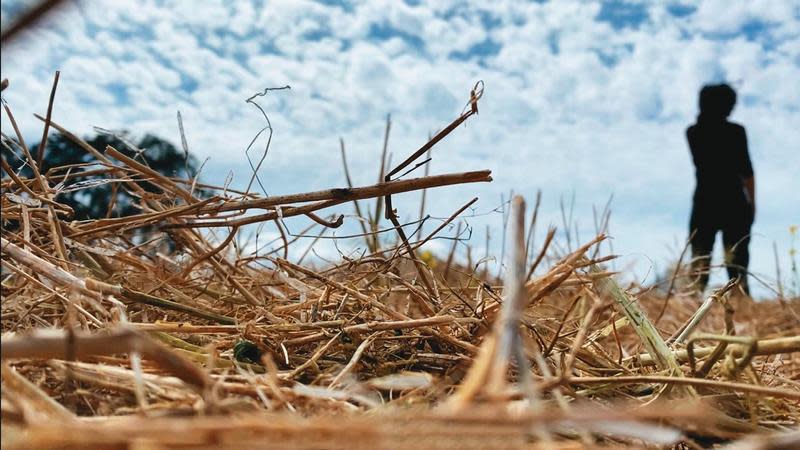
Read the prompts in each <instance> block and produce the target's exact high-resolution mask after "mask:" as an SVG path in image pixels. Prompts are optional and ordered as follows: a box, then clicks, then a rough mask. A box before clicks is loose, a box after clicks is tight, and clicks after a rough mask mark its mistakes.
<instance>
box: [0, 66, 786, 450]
mask: <svg viewBox="0 0 800 450" xmlns="http://www.w3.org/2000/svg"><path fill="white" fill-rule="evenodd" d="M6 86H8V88H9V89H13V80H12V83H11V84H8V83H5V82H4V89H5V88H6ZM481 94H482V87H481V86H480V85H478V86H476V88H475V89H474V90H473V91H472V92H471V95H470V97H469V104H468V105H469V106H468V107H467V108H466V111H465V112H464V113H463V114H462V115H460V116H459V117H456V118H455V120H454V121H453V122H452V123H450V124H444V125H445V126H444V128H443V129H442V131H441V132H440V133H438V134H437V135H435V136H433V137H432V138H431V139H430V141H429V142H428V143H426V144H425V145H424V146H422V147H421V148H420V149H418V150H417V151H414V152H410V153H409V154H408V158H406V159H404V160H403V162H401V163H400V164H397V165H396V166H394V167H383V164H382V167H381V174H382V179H383V180H384V181H383V182H381V183H377V184H374V185H369V186H352V185H346V186H343V187H336V188H331V189H326V190H322V191H316V192H304V193H298V194H292V195H282V196H271V197H263V196H258V195H255V194H252V193H248V192H237V191H234V190H231V189H228V188H227V187H224V186H220V187H215V186H206V185H202V186H201V184H200V183H199V182H198V180H196V179H178V178H171V177H167V176H164V175H162V174H160V173H159V172H157V171H154V170H153V169H151V168H150V167H148V166H147V165H146V164H144V163H142V161H141V160H137V159H135V158H131V157H129V156H126V155H125V154H124V153H123V152H121V151H120V149H116V148H113V147H111V146H109V147H107V148H105V149H104V150H103V151H99V150H97V149H95V148H93V147H91V146H90V145H88V144H87V143H86V142H84V141H83V140H81V139H80V138H79V137H77V136H76V135H75V134H73V133H70V132H69V130H66V129H64V128H63V127H62V126H61V125H59V124H58V123H56V122H55V121H54V120H52V118H51V117H50V116H49V114H48V116H47V117H41V118H40V119H41V120H42V122H43V123H44V127H45V130H44V139H43V142H45V141H46V137H47V136H48V133H61V134H63V135H64V136H66V137H68V138H69V139H70V140H72V141H73V142H74V143H75V144H77V145H79V146H80V147H81V148H83V149H84V150H85V151H86V152H88V153H90V154H91V155H92V156H93V157H94V159H95V160H96V161H97V162H96V163H95V164H92V165H77V166H69V167H56V168H51V169H49V170H48V171H47V172H46V173H42V172H41V171H40V170H39V169H38V168H39V167H40V165H41V162H42V159H43V158H47V154H44V155H42V154H41V153H40V154H38V155H34V154H32V152H31V150H30V149H29V148H28V147H27V146H26V143H25V140H24V139H23V137H22V135H21V134H20V133H19V131H18V127H17V126H16V123H15V122H14V117H13V114H12V111H11V110H10V108H8V107H7V106H5V105H4V106H5V111H4V112H5V114H6V116H7V118H8V119H9V120H10V121H11V122H12V123H14V126H13V128H14V129H13V130H12V131H13V134H12V133H6V132H7V131H8V130H3V145H4V146H7V147H8V149H9V150H10V151H13V152H14V154H17V155H19V157H20V161H17V162H16V163H19V164H26V165H28V166H29V167H30V168H31V169H32V171H33V176H31V177H23V176H21V175H18V172H19V169H20V167H19V166H18V165H17V164H16V163H15V162H14V161H7V160H5V159H4V160H3V161H2V164H3V167H2V168H3V178H2V208H3V215H2V267H3V272H2V273H3V279H2V425H3V433H2V445H3V448H4V449H5V448H8V449H49V448H58V449H73V448H91V449H210V448H221V449H247V448H253V449H256V448H259V449H262V448H276V449H278V448H280V449H284V448H290V449H318V448H326V449H328V448H330V449H351V448H352V449H375V448H384V449H404V448H414V449H419V448H458V449H466V448H503V449H511V448H526V449H528V448H554V449H556V448H557V449H560V448H605V447H608V448H618V447H637V448H641V447H649V448H707V447H719V448H747V449H751V448H752V449H757V448H759V449H760V448H763V449H766V448H790V447H792V446H795V447H796V446H800V431H799V430H798V425H797V424H798V418H799V417H800V353H799V352H798V351H800V320H798V316H797V312H796V311H798V310H800V302H798V299H791V298H776V300H775V301H764V302H754V301H752V300H750V299H749V298H745V297H743V296H741V295H739V293H738V291H737V286H736V280H732V281H731V282H730V283H728V284H727V285H725V286H723V287H721V288H719V289H717V290H716V291H714V292H713V293H712V294H711V295H710V296H708V297H706V298H704V297H701V296H699V295H693V294H691V293H690V291H689V289H690V287H691V286H689V285H687V283H684V282H682V280H685V279H687V278H688V277H689V275H690V274H688V273H687V270H688V268H687V267H682V266H681V265H678V266H677V268H676V270H675V272H674V274H673V276H672V278H671V279H670V280H668V281H669V283H668V285H667V286H666V289H663V288H664V287H665V286H662V289H659V290H657V289H652V288H644V287H641V286H636V285H624V286H623V285H621V284H620V282H619V281H617V280H618V279H619V278H618V277H617V275H618V274H616V273H614V272H612V271H611V269H610V267H611V266H610V262H611V261H612V260H613V259H614V256H613V255H605V254H603V252H602V251H601V246H600V244H601V243H602V242H603V241H604V240H605V239H606V234H607V230H605V229H604V227H600V229H599V230H598V235H597V236H596V237H595V238H593V239H591V240H588V241H587V242H584V243H581V244H580V246H577V247H576V248H572V249H570V250H567V251H565V250H563V249H564V248H567V247H565V246H563V245H562V246H557V245H555V244H554V241H555V240H556V238H555V231H554V230H551V231H550V232H549V233H548V235H547V238H546V239H545V240H544V241H543V242H542V243H541V244H540V245H537V246H536V248H534V246H533V245H532V244H531V239H530V235H531V233H530V231H531V228H532V227H533V225H534V224H535V220H536V219H535V217H536V212H537V211H536V210H537V208H536V207H529V206H526V202H525V200H524V199H523V198H521V197H514V198H513V199H512V200H511V202H510V208H509V210H508V218H507V226H506V238H505V242H506V248H507V250H506V252H505V256H506V261H505V264H506V270H505V272H504V276H503V279H496V278H494V277H492V276H490V275H488V274H486V273H485V271H483V270H480V269H476V267H477V266H476V265H475V264H471V263H464V262H463V261H461V262H459V259H458V258H454V257H453V252H451V253H450V254H449V255H430V254H428V253H423V252H422V250H421V247H422V246H423V245H424V244H425V243H426V242H428V241H429V240H430V239H433V238H435V237H437V236H439V235H444V234H447V235H452V233H453V228H454V224H455V223H456V222H457V221H458V218H459V216H460V215H461V214H463V213H464V211H466V210H467V209H468V208H469V206H470V205H472V204H473V203H474V202H475V200H471V201H469V202H466V203H465V204H464V205H463V206H457V205H456V206H454V207H453V214H452V216H451V217H450V218H449V219H448V220H446V221H444V222H443V223H442V224H441V225H440V226H438V227H437V228H436V229H435V230H433V231H431V232H430V233H429V234H425V235H423V234H416V235H414V234H413V233H409V231H408V229H404V228H406V227H404V226H403V224H401V223H400V221H399V219H398V213H397V212H396V210H395V208H394V207H393V205H392V196H393V195H398V194H402V193H406V192H412V191H423V190H425V191H426V195H427V197H429V198H434V199H435V197H436V188H437V187H440V186H448V185H455V184H465V183H485V182H490V181H491V176H490V172H489V171H488V170H477V171H474V172H466V173H446V174H439V175H426V176H422V177H418V178H409V177H403V178H401V176H402V175H404V174H405V173H406V172H408V171H409V170H413V169H414V168H416V167H418V166H419V165H420V163H423V162H424V156H425V155H426V154H427V153H428V152H430V151H432V150H434V147H435V146H436V144H437V143H438V142H439V141H441V140H442V139H444V138H445V137H446V136H447V135H449V134H450V133H457V132H458V129H457V128H458V126H459V125H460V124H462V123H464V122H465V121H467V120H468V119H469V118H470V117H471V116H473V115H474V114H476V113H477V112H478V104H479V100H480V96H481ZM51 101H52V99H51ZM51 106H52V105H51ZM342 151H343V156H344V149H343V150H342ZM401 156H405V155H401ZM382 161H383V163H385V162H386V158H385V155H384V156H383V158H382ZM346 170H347V165H346V163H345V171H346ZM88 171H91V173H92V175H93V176H96V177H97V176H99V177H101V180H100V181H94V182H93V184H87V185H86V186H82V188H83V189H92V188H93V187H96V186H98V185H100V184H110V185H113V189H114V192H118V191H125V192H126V193H127V194H128V195H130V196H132V197H133V198H135V199H136V207H137V208H138V213H137V214H135V215H133V216H128V217H113V215H110V216H109V217H106V218H102V219H96V220H85V221H78V220H73V218H72V213H73V211H71V209H70V207H69V206H68V205H66V204H64V203H61V202H59V196H60V194H61V191H62V190H63V189H65V187H68V186H70V185H71V184H70V183H71V182H70V180H71V179H73V178H74V177H76V176H78V175H81V174H84V175H85V174H86V173H87V172H88ZM346 179H347V180H348V182H349V175H348V177H347V178H346ZM145 184H147V186H149V188H148V189H145V187H144V186H145ZM153 187H155V188H153ZM201 187H202V190H203V192H204V193H205V194H204V195H199V191H200V188H201ZM465 200H466V199H465ZM367 201H369V202H370V204H374V205H375V208H373V209H372V211H373V214H372V215H370V214H362V212H361V207H363V206H364V204H365V203H364V202H367ZM358 202H362V203H361V207H360V206H359V203H358ZM353 204H354V205H355V211H357V214H358V216H360V219H362V220H361V221H360V222H359V223H360V224H361V226H362V231H363V235H362V237H361V238H362V239H363V244H362V245H363V246H365V248H367V250H366V251H365V252H363V254H362V255H361V256H360V257H358V258H343V259H342V260H341V261H337V262H332V263H320V262H319V261H315V262H313V263H310V262H305V263H302V262H299V259H298V258H293V257H292V255H296V254H297V252H293V251H290V250H293V249H294V248H296V247H304V246H306V245H307V244H308V241H307V240H304V241H299V240H298V239H296V238H294V237H292V236H288V235H286V234H284V235H283V238H282V239H281V240H279V241H278V242H276V243H273V244H272V245H271V246H269V247H268V249H269V250H262V251H261V252H256V253H255V254H254V253H253V252H249V251H246V250H245V249H243V248H242V247H241V246H240V245H238V244H237V241H238V235H239V233H240V232H241V231H242V230H244V229H245V227H247V226H250V225H253V224H261V223H268V224H270V225H273V224H274V225H276V226H278V229H281V228H280V223H281V221H282V220H284V219H286V218H288V217H293V216H299V217H302V218H303V220H306V221H307V222H308V224H309V226H310V227H315V228H316V230H321V229H325V228H336V227H339V226H340V225H342V222H343V218H342V217H341V216H336V215H332V216H325V215H324V214H330V211H341V210H344V209H347V210H348V212H349V210H350V209H352V208H353V206H352V205H353ZM112 206H113V205H109V208H112ZM337 207H338V208H337ZM329 208H333V209H331V210H329ZM317 232H318V231H317ZM314 242H316V241H314ZM166 243H169V245H167V244H166ZM603 248H604V247H603ZM307 252H308V251H307V250H306V252H305V253H307ZM301 259H302V258H301Z"/></svg>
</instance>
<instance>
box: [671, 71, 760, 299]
mask: <svg viewBox="0 0 800 450" xmlns="http://www.w3.org/2000/svg"><path fill="white" fill-rule="evenodd" d="M735 104H736V92H735V91H734V90H733V88H731V87H730V86H728V85H727V84H717V85H707V86H704V87H703V89H701V90H700V114H699V115H698V116H697V123H695V124H694V125H692V126H690V127H689V128H688V129H687V130H686V138H687V140H688V141H689V148H690V149H691V151H692V159H693V161H694V166H695V169H696V170H695V174H696V178H697V187H696V188H695V191H694V204H693V206H692V216H691V220H690V224H689V228H690V232H691V233H693V234H692V238H691V245H692V256H693V257H694V260H693V261H694V262H693V269H694V273H695V274H697V283H698V286H697V287H698V288H699V289H700V290H701V291H702V290H703V289H705V287H706V284H707V283H708V270H709V263H710V257H711V251H712V250H713V248H714V240H715V238H716V235H717V232H719V231H722V242H723V245H724V246H725V266H726V268H727V270H728V275H729V276H730V277H731V278H735V277H740V284H739V286H740V287H741V289H742V290H743V291H744V293H745V294H747V295H749V294H750V291H749V288H748V284H747V265H748V263H749V260H750V253H749V250H748V246H749V244H750V227H751V226H752V224H753V219H754V218H755V212H756V202H755V178H754V176H753V166H752V164H751V163H750V155H749V154H748V150H747V135H746V134H745V130H744V127H743V126H741V125H739V124H736V123H732V122H729V121H728V116H729V115H730V113H731V111H732V110H733V107H734V105H735Z"/></svg>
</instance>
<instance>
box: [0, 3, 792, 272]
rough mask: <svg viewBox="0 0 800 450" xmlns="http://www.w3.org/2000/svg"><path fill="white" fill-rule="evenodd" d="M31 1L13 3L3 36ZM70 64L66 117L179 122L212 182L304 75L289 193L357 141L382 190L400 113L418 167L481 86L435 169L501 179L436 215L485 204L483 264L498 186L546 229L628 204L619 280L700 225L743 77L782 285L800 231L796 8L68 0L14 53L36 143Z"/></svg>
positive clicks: (287, 175)
mask: <svg viewBox="0 0 800 450" xmlns="http://www.w3.org/2000/svg"><path fill="white" fill-rule="evenodd" d="M23 3H26V2H20V1H6V0H3V1H2V3H0V5H1V6H0V9H1V10H2V13H3V23H4V24H5V23H6V22H7V20H8V18H9V17H13V14H14V12H15V11H17V10H18V9H19V5H21V4H23ZM27 3H30V2H27ZM55 70H61V81H60V84H59V90H58V96H57V99H56V103H55V109H54V118H55V120H56V121H58V122H60V123H63V124H65V125H66V126H68V127H69V128H70V129H72V130H73V131H77V132H79V133H89V132H91V131H92V127H93V126H99V127H102V128H107V129H127V130H130V131H132V132H134V133H136V134H139V135H142V134H144V133H146V132H153V133H156V134H158V135H160V136H163V137H165V138H167V139H170V140H172V141H173V142H175V143H178V142H179V139H180V138H179V134H178V128H177V123H176V118H175V117H176V112H177V111H178V110H180V111H181V114H182V116H183V120H184V125H185V129H186V133H187V138H188V142H189V146H190V149H191V150H192V151H193V152H194V153H195V154H196V155H198V156H199V157H200V158H201V159H203V158H206V157H210V158H211V159H210V160H209V162H208V165H207V166H206V169H205V172H204V174H205V179H206V180H207V181H210V182H215V183H219V184H222V183H223V182H224V180H225V178H226V176H227V174H228V173H229V172H231V171H232V172H233V173H234V175H235V179H236V180H238V181H237V182H235V184H236V183H238V184H245V183H246V181H247V179H248V178H249V169H248V165H247V160H246V158H245V152H244V149H245V148H246V146H247V144H248V143H249V141H250V140H251V139H252V137H253V136H254V135H255V133H256V132H258V130H259V129H260V128H261V127H262V126H263V124H262V119H261V118H260V116H259V114H258V112H257V110H256V109H255V108H253V107H252V106H251V105H248V104H246V103H245V102H244V100H245V99H246V98H248V97H249V96H251V95H252V94H254V93H255V92H258V91H261V90H263V89H264V88H265V87H277V86H284V85H287V84H288V85H291V87H292V89H291V90H289V91H279V92H272V93H270V94H269V95H268V96H267V97H265V98H264V99H262V100H261V104H262V106H263V107H264V108H265V109H266V110H267V112H268V113H269V117H270V120H271V121H272V125H273V126H274V129H275V135H274V139H273V144H272V147H271V149H270V152H269V155H268V156H267V158H266V160H265V165H264V168H263V169H262V171H261V172H260V175H261V176H262V179H263V180H264V181H265V187H266V189H267V191H268V192H269V193H270V194H277V193H288V192H299V191H306V190H314V189H320V188H324V187H330V186H340V185H342V184H343V175H342V170H341V164H340V161H339V152H338V139H339V137H342V138H344V139H345V142H346V143H347V148H348V157H349V160H350V164H351V171H352V173H353V175H354V178H355V182H356V184H369V183H373V182H374V180H375V179H376V177H377V176H376V171H377V159H378V155H379V152H380V147H381V143H382V134H383V128H384V119H385V117H386V115H387V114H392V120H393V124H392V135H391V139H390V145H389V150H390V152H391V153H392V155H393V156H392V157H393V161H399V160H402V159H403V158H404V157H405V155H407V154H410V153H411V152H413V151H414V150H415V149H416V148H418V147H419V146H420V145H421V144H422V143H423V142H424V141H425V139H426V137H427V136H428V135H429V134H430V133H432V132H435V131H436V130H438V129H440V128H441V127H443V126H445V125H446V124H447V123H449V121H450V120H452V119H453V118H454V117H455V116H456V115H457V114H458V113H459V112H460V111H461V109H462V108H463V106H464V103H465V102H466V100H467V97H468V93H469V90H470V88H471V87H472V86H473V85H474V83H475V82H476V81H477V80H483V81H484V82H485V85H486V91H485V95H484V98H483V99H482V102H481V109H480V115H479V116H477V117H475V118H474V119H471V120H470V121H469V122H468V123H467V125H466V126H463V127H461V128H459V129H458V130H456V132H454V133H453V134H452V135H451V136H450V137H448V139H447V140H446V141H444V142H442V143H441V144H440V145H438V146H437V147H436V149H435V151H434V153H433V161H432V162H431V168H430V170H431V173H446V172H456V171H466V170H476V169H484V168H488V169H491V170H492V171H493V174H494V179H495V181H494V182H493V183H491V184H488V185H471V186H463V187H453V188H445V189H440V190H437V191H433V192H431V193H430V197H429V199H430V201H429V203H428V204H429V206H430V211H429V212H430V213H431V214H432V215H434V216H437V217H446V216H448V215H449V214H450V213H452V212H453V211H454V210H455V209H456V208H458V207H459V206H460V205H461V204H463V203H465V202H466V201H467V200H469V199H470V198H472V197H473V196H478V197H479V198H480V201H479V202H478V206H477V210H476V213H478V214H479V215H478V217H474V218H470V219H469V224H470V225H471V226H472V227H473V231H474V232H473V241H472V242H471V245H472V246H473V247H474V249H475V253H476V254H479V255H482V254H483V253H484V251H483V248H482V247H483V246H484V237H483V236H484V233H485V229H486V226H490V227H492V229H493V230H494V231H493V233H492V235H493V238H492V240H493V242H495V244H493V245H492V249H491V252H492V253H495V254H497V253H499V251H498V247H499V241H500V238H499V236H500V226H501V223H502V220H501V217H500V216H499V215H497V214H488V215H482V213H486V212H489V211H492V210H493V209H495V208H496V207H497V206H499V205H500V202H501V195H503V196H505V198H507V196H508V192H509V191H511V190H514V191H515V192H517V193H521V194H523V195H525V196H526V197H528V198H529V200H530V201H531V202H532V200H533V197H534V195H535V192H536V191H537V190H538V189H541V190H542V193H543V203H542V213H541V215H540V220H541V222H540V228H539V229H540V232H543V231H544V228H545V225H547V224H548V223H553V224H560V223H561V213H560V208H559V204H560V201H561V200H562V199H563V200H564V201H565V202H567V203H569V201H570V199H571V198H572V197H573V195H574V199H575V205H574V213H573V215H574V217H573V219H574V221H576V222H577V224H578V229H579V230H580V234H581V238H582V239H584V240H585V239H588V238H589V237H590V235H591V234H592V233H593V228H594V226H593V218H592V206H593V205H594V206H596V207H598V208H602V205H604V204H605V202H606V201H607V200H608V199H609V197H611V196H612V195H613V202H612V210H613V213H612V218H611V234H612V235H613V237H614V239H613V245H614V251H615V252H617V253H620V254H622V255H623V256H622V258H621V259H620V261H619V263H618V268H619V269H630V270H631V271H632V272H634V273H636V274H637V276H638V277H639V278H640V279H644V278H645V277H649V278H647V280H652V278H653V275H654V272H657V271H660V270H663V269H664V267H665V266H666V265H667V264H668V263H669V261H670V260H671V259H672V258H675V257H676V255H677V254H678V253H679V251H680V247H681V246H682V243H683V240H684V239H685V238H686V235H687V231H686V228H687V222H688V214H689V208H690V199H691V192H692V189H693V171H692V170H693V169H692V166H691V160H690V158H689V154H688V149H687V147H686V143H685V141H684V136H683V131H684V129H685V128H686V126H687V125H689V124H690V123H691V122H692V121H693V120H694V117H695V115H696V96H697V91H698V89H699V88H700V87H701V86H702V85H703V84H704V83H707V82H716V81H723V80H726V81H728V82H730V83H731V84H732V85H734V87H735V88H736V89H737V90H738V92H739V98H740V102H739V104H738V105H737V107H736V110H735V111H734V113H733V116H732V119H733V120H734V121H737V122H740V123H742V124H743V125H745V127H746V128H747V131H748V136H749V139H750V145H751V157H752V159H753V164H754V166H755V170H756V177H757V191H758V194H757V195H758V206H759V207H758V214H759V215H758V218H757V222H756V224H755V228H754V230H753V232H754V239H753V244H752V253H753V262H752V269H753V270H755V271H756V272H758V273H761V274H763V276H764V278H765V279H774V275H773V274H774V257H773V254H772V243H773V242H776V244H777V247H778V249H779V257H780V258H782V262H783V264H784V269H786V268H787V266H788V249H789V247H790V237H789V232H788V227H789V225H792V224H797V223H800V196H798V195H797V193H796V192H798V191H799V190H800V182H798V181H797V171H798V167H800V155H798V142H800V127H798V124H800V109H799V108H800V83H797V80H800V3H798V2H795V1H781V0H761V1H757V0H756V1H746V0H742V1H727V0H708V1H701V2H693V1H692V2H690V1H663V2H655V1H654V2H644V1H622V0H618V1H607V2H597V1H570V0H565V1H542V2H517V1H496V2H468V1H432V2H426V1H406V2H400V1H374V2H364V3H362V2H340V1H320V2H311V1H274V2H273V1H265V2H262V1H253V2H250V1H237V2H221V1H220V2H194V1H182V2H181V1H175V2H172V1H169V2H167V1H142V2H138V1H137V2H125V1H105V2H104V1H79V2H71V3H69V4H68V5H67V6H65V7H64V8H63V9H62V11H61V13H60V14H59V15H57V16H54V17H52V18H49V19H47V20H46V21H45V22H43V23H42V24H41V26H40V27H39V28H37V29H36V30H34V31H32V32H30V33H28V34H27V35H26V36H25V37H24V38H22V39H20V40H18V41H16V42H15V43H14V46H13V47H10V48H8V49H4V51H3V53H2V76H3V77H4V78H5V77H7V78H9V79H10V80H11V88H10V89H9V90H8V91H7V93H4V98H5V99H6V100H7V101H8V102H9V104H10V105H11V106H12V108H13V109H14V111H15V112H16V115H17V116H18V118H19V119H18V120H19V121H20V122H22V127H23V129H24V130H25V133H26V135H27V136H30V137H29V138H28V139H30V140H32V141H33V140H36V139H37V138H38V136H39V135H40V133H41V130H40V124H39V123H38V121H37V120H36V119H34V118H33V117H32V113H33V112H43V111H44V109H45V108H46V105H47V98H48V95H49V91H50V84H51V82H52V77H53V73H54V71H55ZM6 125H7V122H6V119H5V117H3V127H4V129H5V127H6ZM417 200H418V196H417V195H416V194H409V195H406V196H404V198H401V199H399V200H398V201H399V202H400V203H399V207H400V211H401V213H403V212H405V214H406V215H407V217H408V218H413V217H415V216H416V211H417V207H416V202H417ZM342 212H345V213H348V214H349V213H350V211H349V209H345V210H342ZM350 222H351V225H352V220H351V221H350ZM290 225H291V224H290ZM294 226H296V227H297V228H301V227H302V226H303V223H301V221H295V222H294ZM355 244H356V243H354V245H355ZM446 245H447V243H446V242H436V243H434V244H433V248H434V250H435V249H437V248H443V247H445V246H446ZM329 250H330V251H331V252H333V251H334V250H333V248H331V249H329ZM490 264H495V263H490ZM492 267H494V268H496V267H497V266H496V265H493V266H492ZM720 279H721V278H720V277H717V278H716V280H717V281H719V280H720Z"/></svg>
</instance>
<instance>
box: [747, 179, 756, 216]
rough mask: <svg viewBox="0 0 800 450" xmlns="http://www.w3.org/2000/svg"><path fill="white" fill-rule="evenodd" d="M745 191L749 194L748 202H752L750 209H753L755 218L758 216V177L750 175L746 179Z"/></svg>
mask: <svg viewBox="0 0 800 450" xmlns="http://www.w3.org/2000/svg"><path fill="white" fill-rule="evenodd" d="M744 191H745V193H746V194H747V200H749V201H750V207H751V208H753V217H755V215H756V177H755V176H754V175H750V176H749V177H747V178H745V179H744Z"/></svg>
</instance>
